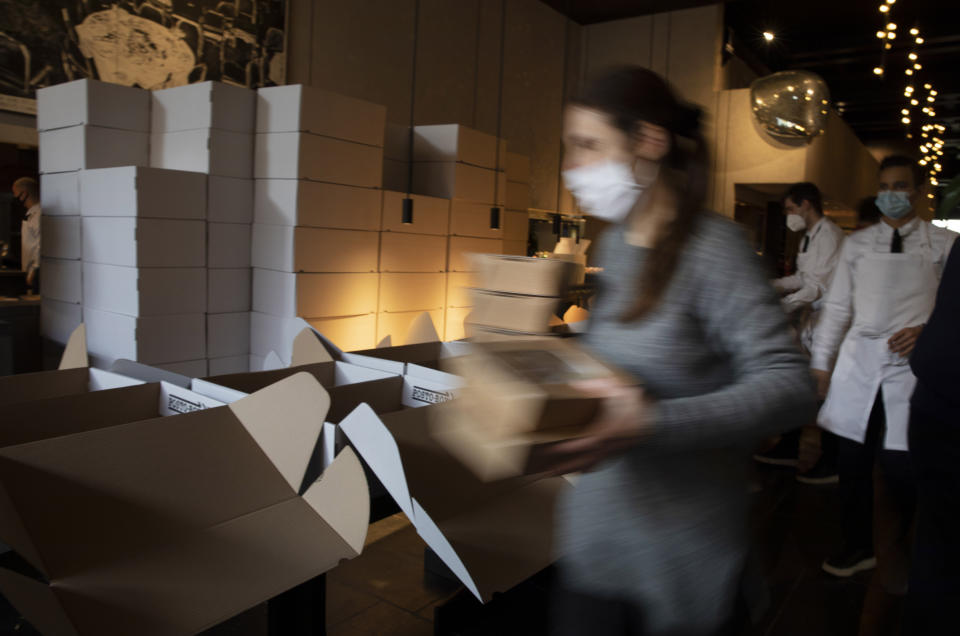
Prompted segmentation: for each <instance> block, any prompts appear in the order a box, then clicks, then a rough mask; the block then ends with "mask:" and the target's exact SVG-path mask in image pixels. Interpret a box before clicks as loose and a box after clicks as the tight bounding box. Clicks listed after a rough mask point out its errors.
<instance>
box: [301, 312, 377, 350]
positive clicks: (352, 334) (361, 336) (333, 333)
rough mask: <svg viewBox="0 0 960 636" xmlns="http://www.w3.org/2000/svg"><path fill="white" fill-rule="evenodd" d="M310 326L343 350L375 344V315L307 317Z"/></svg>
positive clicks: (369, 346)
mask: <svg viewBox="0 0 960 636" xmlns="http://www.w3.org/2000/svg"><path fill="white" fill-rule="evenodd" d="M307 322H308V323H309V324H310V326H311V327H313V328H314V329H316V330H317V331H319V332H320V333H323V334H325V335H327V337H328V338H330V340H332V341H333V342H334V343H336V345H337V346H338V347H340V348H341V349H343V350H344V351H358V350H360V349H369V348H371V347H373V346H376V343H377V341H376V337H377V315H376V314H365V315H363V316H346V317H342V318H308V319H307Z"/></svg>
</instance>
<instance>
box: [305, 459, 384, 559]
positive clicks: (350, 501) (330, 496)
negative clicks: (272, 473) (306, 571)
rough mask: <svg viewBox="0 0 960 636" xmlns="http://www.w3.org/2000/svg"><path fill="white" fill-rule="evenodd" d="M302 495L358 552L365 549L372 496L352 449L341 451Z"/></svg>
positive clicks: (361, 467) (355, 551) (356, 552)
mask: <svg viewBox="0 0 960 636" xmlns="http://www.w3.org/2000/svg"><path fill="white" fill-rule="evenodd" d="M303 498H304V499H305V500H306V502H307V503H309V504H310V505H311V506H312V507H313V509H314V510H316V511H317V513H318V514H320V515H321V516H323V518H324V520H325V521H326V522H327V523H328V524H329V525H330V527H331V528H333V529H334V530H335V531H336V532H337V534H339V535H340V537H341V538H342V539H343V540H344V541H346V542H347V545H349V546H350V548H351V549H352V550H353V551H354V553H355V555H356V554H360V553H361V552H362V551H363V544H364V541H366V538H367V529H368V528H369V527H370V496H369V492H368V487H367V478H366V476H364V474H363V466H362V465H361V464H360V460H359V459H357V456H356V454H355V453H354V452H353V449H351V448H344V449H343V450H342V451H340V454H339V455H337V457H336V459H334V460H333V462H332V463H331V464H330V465H329V466H328V467H327V469H326V470H325V471H324V472H323V475H321V476H320V479H318V480H317V481H315V482H314V483H313V484H312V485H311V486H310V487H309V488H308V489H307V492H306V493H304V495H303Z"/></svg>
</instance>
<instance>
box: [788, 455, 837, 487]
mask: <svg viewBox="0 0 960 636" xmlns="http://www.w3.org/2000/svg"><path fill="white" fill-rule="evenodd" d="M797 481H799V482H800V483H801V484H810V485H811V486H827V485H829V484H838V483H840V475H838V474H837V467H836V466H831V465H830V464H829V463H828V462H827V461H825V460H824V459H823V457H821V458H820V459H819V460H818V461H817V463H816V464H814V465H813V468H811V469H810V470H807V471H804V472H802V473H797Z"/></svg>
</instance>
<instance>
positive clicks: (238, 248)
mask: <svg viewBox="0 0 960 636" xmlns="http://www.w3.org/2000/svg"><path fill="white" fill-rule="evenodd" d="M250 234H251V228H250V225H249V224H247V223H207V267H210V268H216V269H231V268H232V269H236V268H241V267H250V245H251V239H250Z"/></svg>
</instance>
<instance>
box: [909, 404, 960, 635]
mask: <svg viewBox="0 0 960 636" xmlns="http://www.w3.org/2000/svg"><path fill="white" fill-rule="evenodd" d="M948 420H950V421H948ZM909 436H910V458H911V460H912V462H913V468H914V473H915V475H916V480H917V492H918V505H917V528H916V543H915V545H914V553H913V561H912V564H911V569H910V592H909V594H908V596H907V613H906V619H905V629H904V634H909V635H911V636H912V635H918V636H919V635H925V634H947V633H953V630H956V629H960V628H958V624H957V618H956V616H957V608H958V607H960V421H956V419H955V418H950V417H949V416H948V417H947V418H944V417H942V416H941V417H938V415H937V414H933V413H928V412H924V411H923V410H922V409H919V408H917V407H916V406H914V407H913V409H912V410H911V414H910V432H909Z"/></svg>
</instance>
